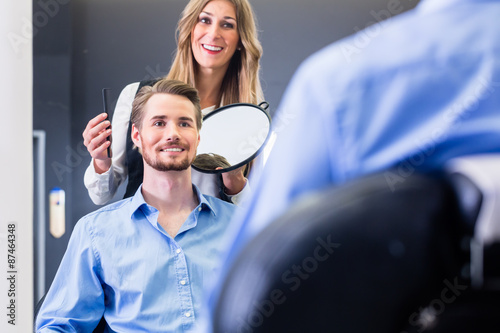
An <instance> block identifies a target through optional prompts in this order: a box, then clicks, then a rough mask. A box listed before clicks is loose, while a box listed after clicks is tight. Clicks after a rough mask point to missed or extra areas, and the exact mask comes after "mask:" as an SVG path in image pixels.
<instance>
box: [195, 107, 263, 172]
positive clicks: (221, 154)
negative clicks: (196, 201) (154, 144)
mask: <svg viewBox="0 0 500 333" xmlns="http://www.w3.org/2000/svg"><path fill="white" fill-rule="evenodd" d="M268 107H269V104H268V103H267V102H262V103H261V104H259V105H258V106H257V105H254V104H247V103H237V104H230V105H226V106H223V107H221V108H218V109H217V110H214V111H212V112H211V113H209V114H207V115H206V116H205V117H203V126H202V127H201V130H200V137H201V140H200V144H199V146H198V151H197V155H196V159H195V160H194V162H193V165H192V166H193V168H194V169H196V170H198V171H201V172H205V173H222V172H228V171H231V170H234V169H237V168H239V167H241V166H243V165H245V164H247V163H249V162H250V161H251V160H253V159H254V158H255V157H256V156H257V155H258V154H260V152H261V151H262V149H263V147H264V145H265V144H266V142H267V140H268V139H269V135H270V134H271V117H270V116H269V114H268V113H267V111H266V110H267V108H268ZM218 167H222V169H219V170H215V168H218Z"/></svg>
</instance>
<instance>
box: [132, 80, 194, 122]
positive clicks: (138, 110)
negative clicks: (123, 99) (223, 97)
mask: <svg viewBox="0 0 500 333" xmlns="http://www.w3.org/2000/svg"><path fill="white" fill-rule="evenodd" d="M156 94H169V95H176V96H183V97H186V98H187V99H189V100H190V101H191V103H193V106H194V113H195V118H196V119H195V120H196V128H197V129H198V131H199V130H200V129H201V123H202V117H203V116H202V113H201V105H200V97H199V96H198V91H197V90H196V89H195V88H193V87H192V86H190V85H189V84H186V83H184V82H182V81H178V80H168V79H162V80H160V81H158V82H156V83H155V84H154V85H153V86H152V87H151V86H144V87H142V88H141V90H139V92H138V93H137V95H136V96H135V98H134V102H133V103H132V116H131V117H130V122H131V123H132V124H134V125H135V127H137V129H139V130H141V127H142V121H143V119H144V106H145V105H146V103H147V102H148V101H149V99H150V98H151V96H153V95H156Z"/></svg>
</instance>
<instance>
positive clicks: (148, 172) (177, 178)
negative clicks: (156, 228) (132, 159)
mask: <svg viewBox="0 0 500 333" xmlns="http://www.w3.org/2000/svg"><path fill="white" fill-rule="evenodd" d="M142 195H143V197H144V200H145V201H146V203H148V204H149V205H151V206H153V207H155V208H156V209H158V210H159V216H158V222H159V223H160V225H161V226H162V227H163V228H164V229H165V230H166V231H167V232H168V233H169V234H170V235H171V236H172V237H175V235H176V234H177V231H178V230H179V228H180V226H181V225H182V223H184V221H185V220H186V218H187V216H188V215H189V214H190V213H191V211H192V210H193V209H195V208H196V206H197V205H198V197H197V196H196V193H195V192H194V190H193V185H192V183H191V168H188V169H187V170H183V171H157V170H154V169H152V168H151V167H149V166H147V165H144V181H143V184H142Z"/></svg>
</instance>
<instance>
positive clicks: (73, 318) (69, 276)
mask: <svg viewBox="0 0 500 333" xmlns="http://www.w3.org/2000/svg"><path fill="white" fill-rule="evenodd" d="M86 222H89V221H85V220H83V219H82V220H80V222H79V223H77V225H76V226H75V229H74V231H73V233H72V235H71V238H70V241H69V243H68V248H67V250H66V253H65V254H64V257H63V259H62V261H61V264H60V266H59V269H58V271H57V273H56V276H55V277H54V281H53V282H52V285H51V287H50V289H49V291H48V292H47V294H46V296H45V300H44V301H43V304H42V306H41V308H40V311H39V312H38V315H37V317H36V322H35V325H36V332H37V333H42V332H54V331H55V332H92V330H93V329H94V328H95V327H96V326H97V324H98V323H99V321H100V320H101V318H102V316H103V313H104V308H105V307H104V292H103V288H102V286H101V280H100V275H99V274H100V272H101V269H100V264H99V262H98V260H97V258H96V255H95V251H94V249H93V247H92V243H91V238H90V234H89V231H88V225H87V224H86Z"/></svg>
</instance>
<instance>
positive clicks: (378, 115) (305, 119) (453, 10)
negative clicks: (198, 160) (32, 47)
mask: <svg viewBox="0 0 500 333" xmlns="http://www.w3.org/2000/svg"><path fill="white" fill-rule="evenodd" d="M396 5H397V6H396ZM404 5H405V4H404V1H392V2H391V6H390V8H389V7H388V8H389V9H391V10H392V12H394V13H397V12H401V11H402V9H403V6H404ZM398 6H399V7H398ZM389 9H388V10H386V11H385V12H384V13H386V14H385V15H375V14H377V13H375V12H374V13H372V14H373V15H374V16H376V17H380V16H383V18H387V17H388V16H392V15H387V13H390V12H389ZM376 17H374V18H376ZM499 18H500V1H498V0H424V1H421V3H420V4H419V5H418V6H417V7H416V8H415V9H413V10H410V11H408V12H406V13H403V14H400V15H397V16H393V17H390V18H388V19H387V20H384V21H380V22H377V23H375V24H373V25H371V26H370V27H368V28H367V29H365V30H362V31H359V32H358V33H356V34H354V35H352V36H349V37H348V38H345V39H343V40H341V41H338V42H336V43H333V44H332V45H329V46H327V47H326V48H324V49H322V50H320V51H318V52H316V53H315V54H313V55H312V56H311V57H309V59H307V60H306V61H305V62H304V63H303V64H302V65H301V66H300V68H299V69H298V70H297V72H296V73H295V75H294V77H293V78H292V81H291V82H290V85H289V87H288V88H287V91H286V93H285V95H284V97H283V100H282V102H281V104H280V106H279V108H278V110H277V113H276V115H275V117H274V119H273V120H274V121H273V124H274V125H273V130H274V131H275V133H277V140H276V143H275V145H274V148H273V151H272V152H271V155H270V157H269V159H268V162H267V164H266V166H265V169H264V171H263V172H262V175H261V177H260V179H258V180H257V179H256V178H257V177H255V176H256V175H257V174H256V173H254V174H253V175H254V177H253V178H251V179H250V180H251V181H252V184H254V186H253V188H254V194H253V196H252V198H251V199H250V201H249V203H248V205H247V208H246V209H244V210H243V211H241V214H240V213H237V217H235V219H234V221H233V223H232V224H231V228H232V229H234V230H231V231H230V233H231V234H232V236H230V238H232V241H231V243H230V245H229V250H228V251H227V253H228V260H227V264H226V268H225V269H223V271H227V269H229V267H230V265H231V262H232V260H233V258H234V257H236V256H237V255H238V253H239V250H240V249H241V248H242V246H244V245H245V244H247V242H248V240H249V239H252V237H254V236H255V235H256V234H257V233H258V232H260V231H262V230H263V229H264V228H265V227H266V226H267V225H269V223H270V222H271V221H273V220H274V219H275V218H276V217H278V216H280V215H281V214H283V213H284V212H285V211H286V210H287V208H288V207H290V206H291V205H293V203H294V202H295V201H296V200H298V199H299V198H300V197H302V196H304V195H307V194H308V193H313V192H316V191H318V190H321V189H325V188H326V187H329V186H332V185H335V184H342V183H345V182H346V181H349V180H351V179H354V178H357V177H360V176H363V175H367V174H369V173H373V172H380V171H382V170H387V168H391V167H394V168H395V171H393V172H387V173H386V178H387V186H388V187H396V186H397V185H398V184H400V183H401V182H404V181H405V179H406V178H407V177H409V176H411V175H412V174H413V173H414V172H415V171H416V170H429V169H436V168H441V167H442V166H443V165H444V164H445V163H446V161H448V160H449V159H451V158H453V157H458V156H463V155H468V154H478V153H492V152H497V153H498V152H500V24H499V23H498V20H499ZM304 223H307V221H304ZM220 288H221V285H220V284H219V285H218V289H220ZM218 289H216V291H215V292H214V293H213V296H212V306H213V304H214V303H215V301H216V299H217V293H218V291H217V290H218Z"/></svg>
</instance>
